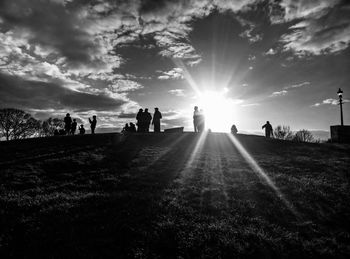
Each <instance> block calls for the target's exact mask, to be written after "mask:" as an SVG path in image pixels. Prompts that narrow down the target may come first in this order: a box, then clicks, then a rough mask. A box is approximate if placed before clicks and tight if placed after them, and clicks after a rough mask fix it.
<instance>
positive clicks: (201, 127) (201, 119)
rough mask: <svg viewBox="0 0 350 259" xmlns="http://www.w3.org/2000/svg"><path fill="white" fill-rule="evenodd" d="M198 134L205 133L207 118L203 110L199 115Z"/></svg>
mask: <svg viewBox="0 0 350 259" xmlns="http://www.w3.org/2000/svg"><path fill="white" fill-rule="evenodd" d="M197 128H198V132H203V131H204V129H205V117H204V111H203V110H202V109H201V110H200V111H199V114H198V125H197Z"/></svg>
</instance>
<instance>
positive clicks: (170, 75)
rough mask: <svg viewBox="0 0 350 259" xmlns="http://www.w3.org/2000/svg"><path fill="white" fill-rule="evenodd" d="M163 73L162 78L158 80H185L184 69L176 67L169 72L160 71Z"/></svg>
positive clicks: (159, 77)
mask: <svg viewBox="0 0 350 259" xmlns="http://www.w3.org/2000/svg"><path fill="white" fill-rule="evenodd" d="M159 73H161V75H160V76H158V79H162V80H164V79H183V78H184V76H183V70H182V68H179V67H175V68H173V69H171V70H169V71H167V72H163V71H159Z"/></svg>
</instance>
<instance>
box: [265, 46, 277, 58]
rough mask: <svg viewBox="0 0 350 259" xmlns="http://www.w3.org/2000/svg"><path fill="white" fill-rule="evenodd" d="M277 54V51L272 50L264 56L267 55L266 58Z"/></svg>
mask: <svg viewBox="0 0 350 259" xmlns="http://www.w3.org/2000/svg"><path fill="white" fill-rule="evenodd" d="M276 53H277V51H276V50H274V49H273V48H270V49H269V50H268V51H266V52H265V53H264V55H266V56H268V55H271V56H272V55H275V54H276Z"/></svg>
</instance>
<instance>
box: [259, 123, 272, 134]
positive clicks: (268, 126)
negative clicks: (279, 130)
mask: <svg viewBox="0 0 350 259" xmlns="http://www.w3.org/2000/svg"><path fill="white" fill-rule="evenodd" d="M264 128H265V137H267V138H270V137H271V136H273V129H272V125H271V124H270V122H269V121H267V122H266V124H265V125H264V126H262V129H264Z"/></svg>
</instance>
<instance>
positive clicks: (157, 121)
mask: <svg viewBox="0 0 350 259" xmlns="http://www.w3.org/2000/svg"><path fill="white" fill-rule="evenodd" d="M161 118H162V114H161V113H160V111H159V109H158V108H154V114H153V120H152V125H154V132H160V119H161Z"/></svg>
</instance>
